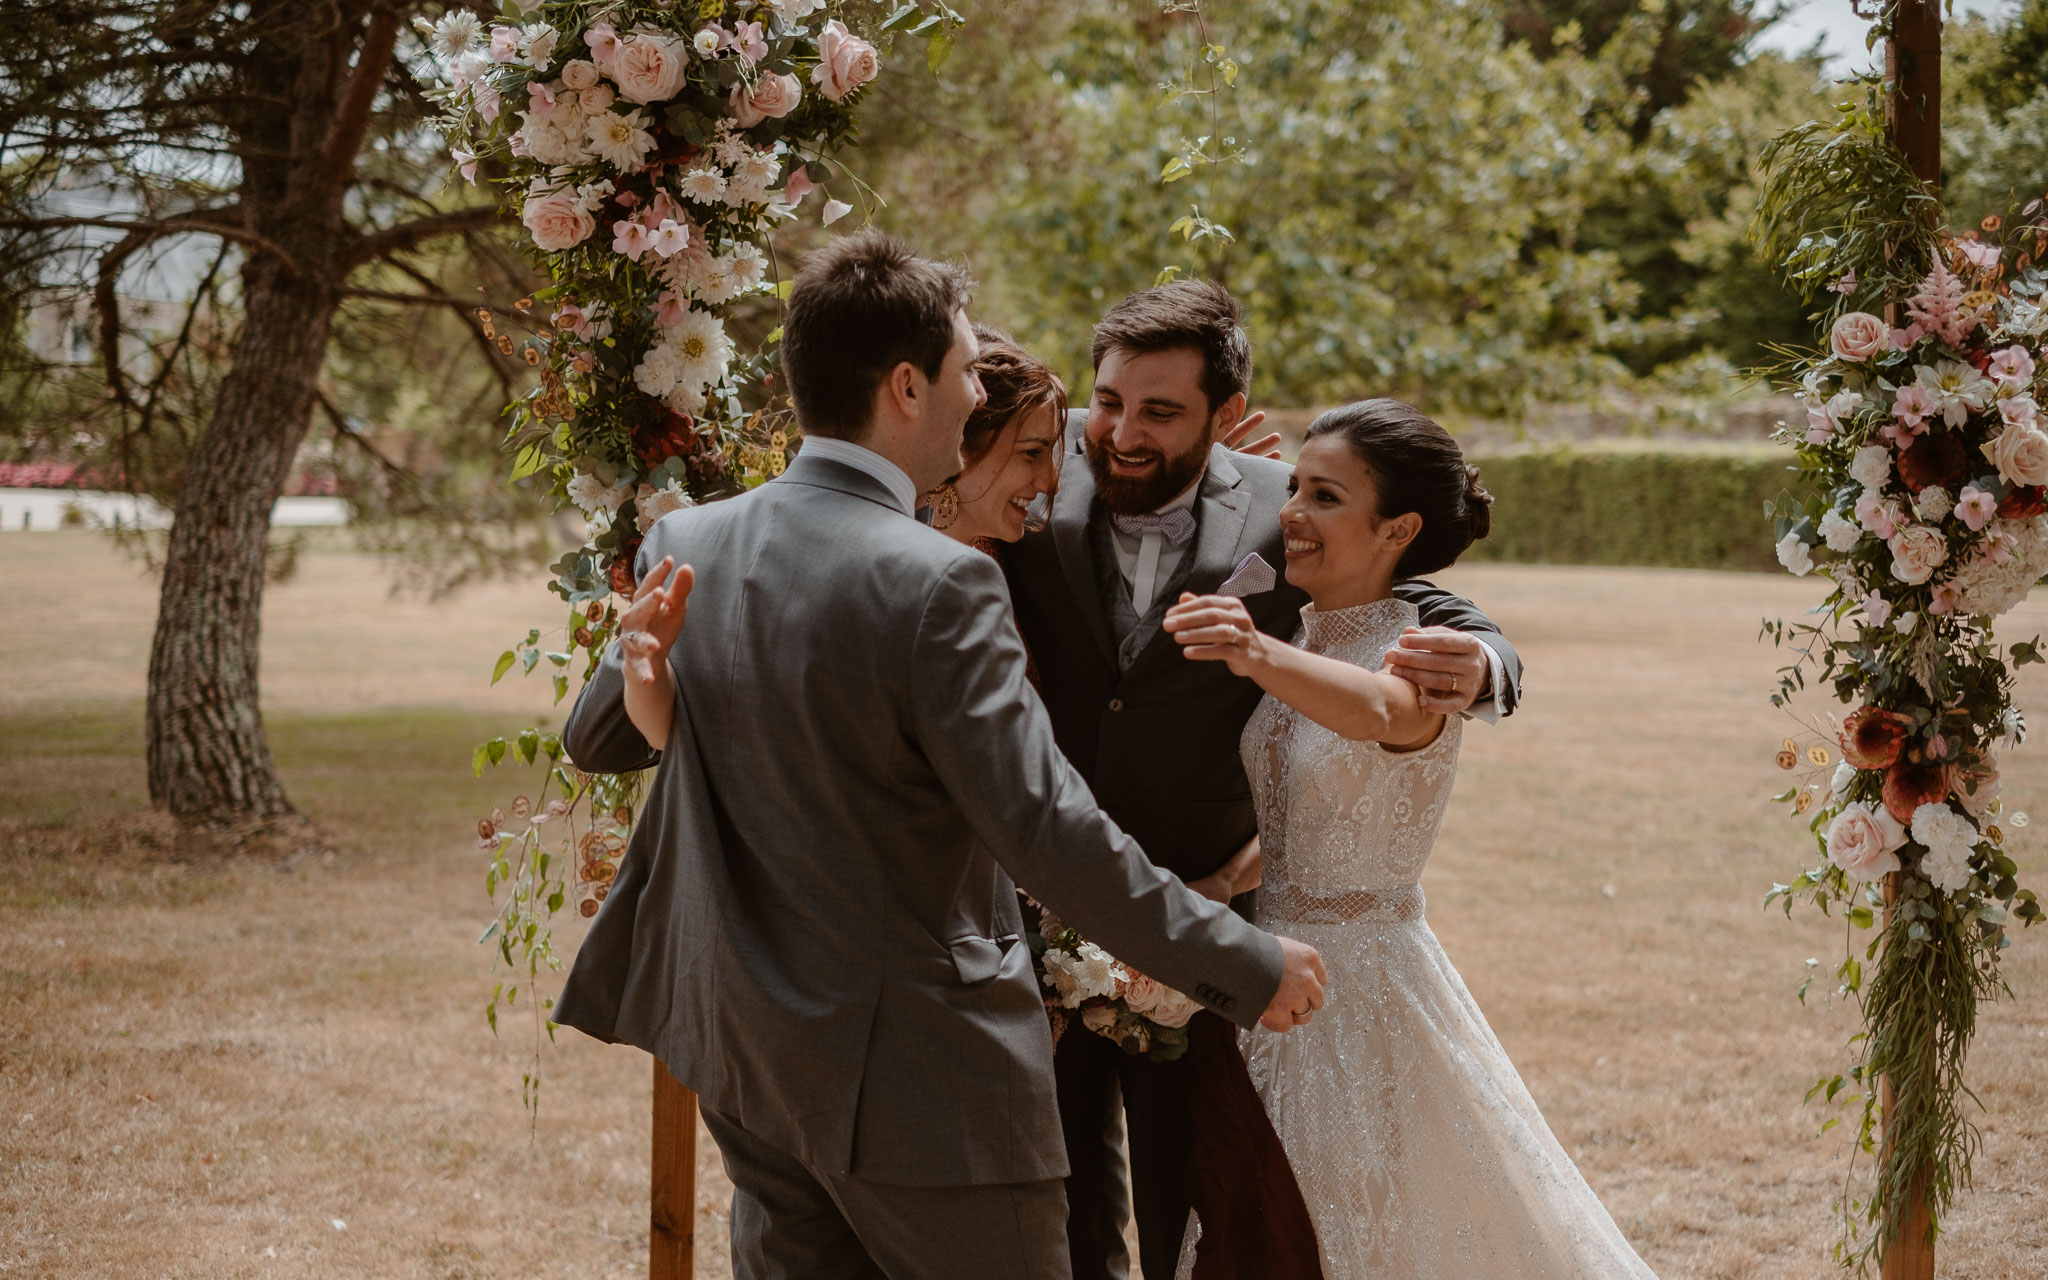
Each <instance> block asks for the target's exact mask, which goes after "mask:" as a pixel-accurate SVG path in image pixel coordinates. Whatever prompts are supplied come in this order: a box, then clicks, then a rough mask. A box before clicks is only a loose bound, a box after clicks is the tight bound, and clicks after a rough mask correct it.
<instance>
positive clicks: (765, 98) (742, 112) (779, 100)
mask: <svg viewBox="0 0 2048 1280" xmlns="http://www.w3.org/2000/svg"><path fill="white" fill-rule="evenodd" d="M803 96H804V86H803V83H802V82H801V81H799V80H798V79H797V78H796V77H795V76H794V75H779V76H774V75H770V76H762V77H761V78H760V79H759V80H756V81H755V82H754V87H753V88H752V89H751V90H750V89H748V88H747V84H746V82H745V81H744V80H742V81H741V82H740V83H738V84H736V85H734V86H733V87H732V97H731V99H730V100H729V101H728V103H727V108H726V109H727V110H729V111H731V112H732V118H733V120H734V122H735V123H737V124H738V125H739V127H740V128H742V129H751V128H753V127H754V126H755V125H757V124H759V123H761V122H762V121H763V120H771V119H772V120H780V119H781V118H782V117H784V116H786V115H788V114H789V113H790V112H792V111H794V110H796V104H797V103H798V102H799V101H801V100H802V98H803Z"/></svg>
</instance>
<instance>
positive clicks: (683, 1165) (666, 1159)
mask: <svg viewBox="0 0 2048 1280" xmlns="http://www.w3.org/2000/svg"><path fill="white" fill-rule="evenodd" d="M652 1061H653V1063H654V1125H653V1129H654V1159H653V1163H652V1166H651V1168H650V1170H649V1177H648V1203H647V1280H691V1277H692V1276H694V1275H695V1274H696V1270H697V1095H696V1094H694V1093H691V1092H690V1091H689V1089H687V1088H686V1087H684V1085H683V1084H682V1082H681V1081H679V1080H677V1079H676V1078H675V1077H674V1076H672V1075H670V1074H669V1070H668V1068H667V1067H666V1066H664V1065H663V1064H662V1061H661V1059H660V1058H654V1059H652Z"/></svg>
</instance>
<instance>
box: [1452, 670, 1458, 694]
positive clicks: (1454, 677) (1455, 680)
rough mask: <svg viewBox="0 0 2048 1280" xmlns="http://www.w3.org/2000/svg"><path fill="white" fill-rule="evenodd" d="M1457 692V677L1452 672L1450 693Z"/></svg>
mask: <svg viewBox="0 0 2048 1280" xmlns="http://www.w3.org/2000/svg"><path fill="white" fill-rule="evenodd" d="M1457 691H1458V676H1457V673H1456V672H1452V673H1451V692H1452V693H1456V692H1457Z"/></svg>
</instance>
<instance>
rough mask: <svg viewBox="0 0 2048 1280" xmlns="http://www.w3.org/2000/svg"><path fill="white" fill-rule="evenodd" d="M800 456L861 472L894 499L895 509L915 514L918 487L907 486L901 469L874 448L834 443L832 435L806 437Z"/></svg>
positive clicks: (905, 513)
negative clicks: (833, 463)
mask: <svg viewBox="0 0 2048 1280" xmlns="http://www.w3.org/2000/svg"><path fill="white" fill-rule="evenodd" d="M801 453H802V456H804V457H811V458H825V459H828V460H830V461H832V462H838V463H843V464H845V465H846V466H849V467H852V468H853V469H854V470H856V471H860V472H864V473H866V474H867V475H870V476H872V477H874V478H875V479H876V480H878V481H880V482H881V484H882V487H883V488H884V489H887V490H888V491H889V496H890V497H892V498H894V499H896V507H897V509H898V510H899V511H901V512H902V513H903V514H904V515H906V516H907V515H913V514H915V513H916V511H917V486H916V485H914V484H912V483H910V477H909V476H907V475H905V474H904V472H903V468H901V467H899V466H897V465H896V464H895V463H893V462H891V461H889V460H888V459H887V458H885V457H883V456H882V455H881V454H879V453H876V452H875V451H874V450H873V449H869V448H865V447H863V446H861V445H857V444H855V443H853V442H852V441H851V440H835V439H833V438H832V437H831V436H805V437H804V447H803V449H802V451H801Z"/></svg>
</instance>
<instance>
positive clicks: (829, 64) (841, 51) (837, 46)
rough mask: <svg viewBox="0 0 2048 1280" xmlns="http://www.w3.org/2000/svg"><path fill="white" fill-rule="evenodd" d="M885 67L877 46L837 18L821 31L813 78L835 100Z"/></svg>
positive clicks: (873, 76) (839, 99)
mask: <svg viewBox="0 0 2048 1280" xmlns="http://www.w3.org/2000/svg"><path fill="white" fill-rule="evenodd" d="M881 69H882V60H881V57H880V55H878V54H877V53H876V52H875V46H873V45H871V44H869V43H868V42H867V41H865V40H863V39H861V38H860V37H859V36H857V35H855V34H853V33H852V32H851V31H848V30H847V29H846V24H845V23H843V22H841V21H840V20H839V19H837V18H834V19H832V21H830V22H828V23H826V24H825V29H824V30H823V31H820V32H819V33H818V65H817V67H816V68H815V69H813V70H812V72H811V81H812V83H814V84H816V85H817V86H818V88H819V89H820V90H822V91H823V92H824V94H825V96H826V97H828V98H830V99H832V101H834V102H840V101H843V100H844V99H845V97H846V95H847V94H849V93H852V92H853V91H854V90H855V89H858V88H860V87H861V86H862V85H864V84H866V83H867V82H868V81H870V80H872V79H874V78H875V75H876V73H877V72H879V71H880V70H881Z"/></svg>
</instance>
